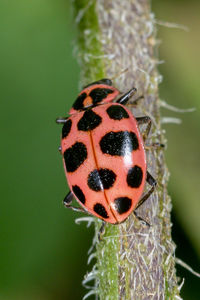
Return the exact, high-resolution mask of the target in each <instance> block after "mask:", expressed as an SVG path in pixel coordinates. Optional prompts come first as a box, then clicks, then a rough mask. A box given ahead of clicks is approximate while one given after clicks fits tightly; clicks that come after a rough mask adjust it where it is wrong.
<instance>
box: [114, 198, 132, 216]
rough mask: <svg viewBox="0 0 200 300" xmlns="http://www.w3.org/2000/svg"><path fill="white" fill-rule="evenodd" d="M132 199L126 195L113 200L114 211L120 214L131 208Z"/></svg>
mask: <svg viewBox="0 0 200 300" xmlns="http://www.w3.org/2000/svg"><path fill="white" fill-rule="evenodd" d="M131 204H132V200H131V199H130V198H128V197H120V198H116V199H115V200H114V205H115V209H116V211H117V212H118V213H119V214H120V215H122V214H124V213H126V212H127V211H129V209H130V208H131Z"/></svg>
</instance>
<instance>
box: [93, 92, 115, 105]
mask: <svg viewBox="0 0 200 300" xmlns="http://www.w3.org/2000/svg"><path fill="white" fill-rule="evenodd" d="M113 92H114V91H113V90H111V89H106V88H96V89H93V90H92V91H91V92H90V94H89V96H90V97H91V98H92V102H93V105H96V104H97V103H99V102H101V101H102V100H103V99H105V98H106V97H107V96H108V94H112V93H113Z"/></svg>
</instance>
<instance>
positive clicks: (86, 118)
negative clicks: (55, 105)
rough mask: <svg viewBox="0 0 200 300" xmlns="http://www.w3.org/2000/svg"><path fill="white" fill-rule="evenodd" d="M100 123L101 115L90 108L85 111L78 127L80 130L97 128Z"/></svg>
mask: <svg viewBox="0 0 200 300" xmlns="http://www.w3.org/2000/svg"><path fill="white" fill-rule="evenodd" d="M99 124H101V117H100V116H99V115H97V114H96V113H95V112H93V110H92V109H89V110H86V111H85V112H84V114H83V116H82V118H81V119H80V120H79V122H78V124H77V127H78V130H82V131H89V130H93V129H95V128H96V127H97V126H99Z"/></svg>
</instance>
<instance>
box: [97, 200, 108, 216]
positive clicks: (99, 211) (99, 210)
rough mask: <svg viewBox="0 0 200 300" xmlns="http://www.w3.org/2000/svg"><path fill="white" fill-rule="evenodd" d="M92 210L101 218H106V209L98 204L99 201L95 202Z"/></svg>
mask: <svg viewBox="0 0 200 300" xmlns="http://www.w3.org/2000/svg"><path fill="white" fill-rule="evenodd" d="M94 211H95V212H96V213H97V214H98V215H99V216H101V217H102V218H104V219H107V218H108V214H107V211H106V209H105V207H104V206H103V205H102V204H100V203H96V204H95V205H94Z"/></svg>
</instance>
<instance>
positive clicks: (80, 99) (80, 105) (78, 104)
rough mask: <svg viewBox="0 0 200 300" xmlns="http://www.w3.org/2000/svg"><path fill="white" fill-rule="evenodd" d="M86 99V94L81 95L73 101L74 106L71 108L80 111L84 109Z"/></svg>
mask: <svg viewBox="0 0 200 300" xmlns="http://www.w3.org/2000/svg"><path fill="white" fill-rule="evenodd" d="M86 97H87V94H86V93H82V94H81V95H79V96H78V98H77V99H76V100H75V102H74V104H73V106H72V107H73V108H74V109H75V110H81V109H83V108H84V105H83V102H84V100H85V98H86Z"/></svg>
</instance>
